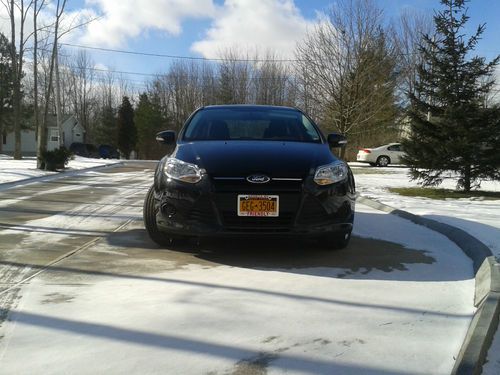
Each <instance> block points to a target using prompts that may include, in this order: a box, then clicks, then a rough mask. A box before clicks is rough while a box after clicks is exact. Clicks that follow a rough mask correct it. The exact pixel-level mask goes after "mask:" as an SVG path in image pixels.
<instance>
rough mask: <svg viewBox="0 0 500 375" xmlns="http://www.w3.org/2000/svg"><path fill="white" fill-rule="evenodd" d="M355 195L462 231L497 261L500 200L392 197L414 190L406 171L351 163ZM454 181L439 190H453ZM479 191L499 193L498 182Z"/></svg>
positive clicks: (453, 179) (451, 179)
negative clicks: (402, 189)
mask: <svg viewBox="0 0 500 375" xmlns="http://www.w3.org/2000/svg"><path fill="white" fill-rule="evenodd" d="M352 164H353V165H351V168H352V169H353V172H354V174H355V179H356V189H357V191H358V192H359V193H360V194H361V195H363V196H365V197H367V198H373V199H375V200H377V201H379V202H381V203H384V204H387V205H388V206H391V207H394V208H397V209H401V210H405V211H408V212H411V213H413V214H417V215H421V216H424V217H428V218H430V219H434V220H437V221H441V222H443V223H446V224H450V225H453V226H456V227H458V228H461V229H463V230H465V231H466V232H468V233H469V234H471V235H473V236H474V237H476V238H477V239H479V240H480V241H482V242H483V243H484V244H485V245H486V246H488V247H489V248H490V249H491V250H492V252H493V254H495V255H496V256H497V257H498V258H500V199H496V200H489V199H482V198H479V197H472V198H460V199H445V200H437V199H431V198H424V197H405V196H402V195H399V194H396V193H391V192H390V191H389V190H388V188H389V187H392V188H395V187H417V186H418V184H417V183H416V182H415V181H410V180H409V178H408V168H403V167H388V168H363V167H360V164H361V163H352ZM455 186H456V178H453V177H450V178H448V179H446V180H445V181H444V183H443V184H442V185H440V186H439V187H440V188H445V189H454V188H455ZM481 189H482V190H486V191H500V181H485V182H483V183H482V184H481Z"/></svg>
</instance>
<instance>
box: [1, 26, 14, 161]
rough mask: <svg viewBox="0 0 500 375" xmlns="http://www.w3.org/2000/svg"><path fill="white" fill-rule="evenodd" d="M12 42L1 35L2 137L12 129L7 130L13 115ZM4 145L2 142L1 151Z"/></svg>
mask: <svg viewBox="0 0 500 375" xmlns="http://www.w3.org/2000/svg"><path fill="white" fill-rule="evenodd" d="M10 49H11V46H10V42H9V40H8V39H7V38H6V37H5V35H4V34H2V33H0V136H1V135H2V134H3V133H4V132H5V131H9V130H12V129H7V128H6V125H7V123H8V121H7V119H8V117H9V116H11V115H12V95H13V90H14V84H13V82H12V59H11V54H10ZM1 147H2V144H1V142H0V151H1Z"/></svg>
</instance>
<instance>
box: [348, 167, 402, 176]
mask: <svg viewBox="0 0 500 375" xmlns="http://www.w3.org/2000/svg"><path fill="white" fill-rule="evenodd" d="M351 171H352V174H353V175H357V174H394V173H397V172H396V171H388V170H387V169H380V168H374V167H351Z"/></svg>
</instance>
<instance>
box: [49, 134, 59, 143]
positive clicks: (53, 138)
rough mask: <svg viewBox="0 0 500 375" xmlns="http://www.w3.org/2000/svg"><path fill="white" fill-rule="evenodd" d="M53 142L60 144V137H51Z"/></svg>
mask: <svg viewBox="0 0 500 375" xmlns="http://www.w3.org/2000/svg"><path fill="white" fill-rule="evenodd" d="M50 141H51V142H59V137H58V136H57V135H53V136H51V137H50Z"/></svg>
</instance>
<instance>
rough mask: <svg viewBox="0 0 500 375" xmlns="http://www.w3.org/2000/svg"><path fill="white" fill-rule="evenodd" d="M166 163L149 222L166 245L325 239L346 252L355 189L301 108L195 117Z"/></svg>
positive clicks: (169, 140) (164, 139)
mask: <svg viewBox="0 0 500 375" xmlns="http://www.w3.org/2000/svg"><path fill="white" fill-rule="evenodd" d="M156 139H157V140H158V141H159V142H160V143H163V144H172V145H175V149H174V150H173V152H172V153H171V154H170V155H168V156H165V157H164V158H163V159H162V160H161V161H160V163H159V164H158V166H157V168H156V172H155V177H154V184H153V186H152V187H151V188H150V190H149V191H148V194H147V196H146V199H145V202H144V222H145V226H146V229H147V232H148V234H149V236H150V237H151V238H152V239H153V240H154V241H155V242H157V243H158V244H160V245H166V244H171V243H172V242H173V241H176V240H180V239H184V238H186V237H191V236H197V237H206V236H243V235H247V236H248V235H249V236H252V237H253V236H255V235H256V234H258V235H272V236H276V235H277V236H280V237H281V236H300V237H306V236H307V237H318V238H321V239H323V240H325V242H324V243H325V245H328V246H329V247H332V248H343V247H345V246H347V244H348V242H349V239H350V236H351V231H352V226H353V219H354V205H355V196H356V192H355V185H354V178H353V175H352V172H351V170H350V169H349V167H348V165H347V164H346V163H345V162H343V161H341V160H339V159H338V158H336V157H335V156H334V155H333V154H332V152H331V150H330V147H340V146H342V145H344V144H345V143H346V140H345V138H344V137H343V136H342V135H339V134H330V135H329V136H328V137H325V136H324V135H323V134H322V133H321V131H320V130H319V128H318V127H317V126H316V125H315V124H314V122H313V121H312V120H311V119H310V118H309V117H307V116H306V115H305V114H304V113H303V112H301V111H300V110H298V109H295V108H288V107H276V106H256V105H221V106H208V107H203V108H200V109H198V110H197V111H195V112H194V113H193V114H192V115H191V116H190V117H189V119H188V120H187V121H186V123H185V124H184V126H183V128H182V130H181V131H180V133H179V136H178V137H177V138H176V134H175V132H173V131H164V132H161V133H159V134H158V135H157V137H156Z"/></svg>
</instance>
